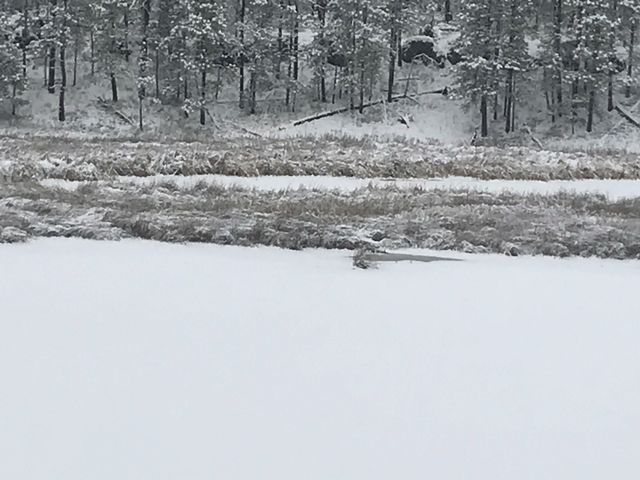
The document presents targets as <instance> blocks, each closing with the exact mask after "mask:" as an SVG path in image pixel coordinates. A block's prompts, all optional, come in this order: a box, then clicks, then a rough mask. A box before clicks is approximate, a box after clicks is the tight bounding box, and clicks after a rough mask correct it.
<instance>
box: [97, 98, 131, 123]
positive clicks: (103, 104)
mask: <svg viewBox="0 0 640 480" xmlns="http://www.w3.org/2000/svg"><path fill="white" fill-rule="evenodd" d="M98 105H100V107H101V108H102V109H103V110H105V111H107V112H109V113H113V114H114V115H115V116H116V117H118V118H120V119H121V120H124V121H125V122H127V123H128V124H129V125H131V126H132V127H135V122H134V121H133V120H132V119H131V118H130V117H129V116H127V115H126V114H124V113H122V112H121V111H119V110H117V109H116V108H115V107H114V106H113V105H112V104H111V103H109V102H107V101H106V100H105V99H104V98H102V97H98Z"/></svg>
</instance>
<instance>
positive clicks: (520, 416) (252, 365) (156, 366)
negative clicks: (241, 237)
mask: <svg viewBox="0 0 640 480" xmlns="http://www.w3.org/2000/svg"><path fill="white" fill-rule="evenodd" d="M457 256H460V257H461V258H465V260H466V261H464V262H461V263H454V264H452V263H446V264H444V263H443V264H398V265H395V264H384V265H382V266H381V267H380V269H378V270H369V271H360V270H354V269H353V268H352V267H351V262H350V261H349V259H348V253H347V252H325V251H307V252H290V251H283V250H277V249H268V248H256V249H243V248H238V247H215V246H205V245H199V246H193V245H189V246H176V245H167V244H157V243H148V242H140V241H123V242H120V243H108V242H88V241H79V240H46V241H44V240H42V241H36V242H33V243H28V244H20V245H10V246H2V247H0V265H2V269H1V270H0V305H1V308H2V321H0V378H2V379H3V380H2V395H0V411H2V412H3V413H2V415H0V451H1V452H2V461H1V462H0V478H7V479H20V480H32V479H34V480H35V479H38V480H39V479H45V478H46V479H52V478H60V479H65V480H76V479H77V480H84V479H87V478H91V479H94V480H113V479H119V480H125V479H136V480H146V479H149V480H151V479H153V480H161V479H167V480H169V479H170V480H174V479H177V478H184V479H189V480H197V479H211V478H221V479H251V480H254V479H258V478H262V479H279V480H288V479H300V478H304V479H310V480H313V479H322V480H325V479H329V478H332V479H345V480H356V479H363V480H364V479H366V480H371V479H385V480H386V479H390V478H398V479H406V480H411V479H424V478H438V479H442V480H449V479H461V480H462V479H465V480H466V479H470V478H473V479H478V480H484V479H487V480H501V479H505V480H506V479H509V480H512V479H532V480H533V479H536V480H537V479H541V478H544V479H549V480H556V479H557V480H578V479H579V480H590V479H594V480H596V479H597V480H601V479H603V478H615V479H618V480H627V479H628V480H631V479H633V480H635V479H636V478H638V472H640V457H639V456H638V451H640V435H638V432H640V350H639V349H638V343H639V342H640V323H638V321H637V320H638V312H639V311H640V300H638V296H637V279H638V276H639V275H640V263H638V262H617V261H609V260H583V259H581V260H577V259H574V260H553V259H548V258H519V259H507V258H504V257H498V256H465V255H457Z"/></svg>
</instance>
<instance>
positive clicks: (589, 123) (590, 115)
mask: <svg viewBox="0 0 640 480" xmlns="http://www.w3.org/2000/svg"><path fill="white" fill-rule="evenodd" d="M595 98H596V92H595V90H594V89H593V87H591V89H590V91H589V112H588V115H587V132H589V133H591V132H592V131H593V110H594V106H595Z"/></svg>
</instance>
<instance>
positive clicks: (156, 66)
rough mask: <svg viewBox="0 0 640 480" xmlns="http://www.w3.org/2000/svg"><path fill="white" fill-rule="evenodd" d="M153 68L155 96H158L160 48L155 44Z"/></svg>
mask: <svg viewBox="0 0 640 480" xmlns="http://www.w3.org/2000/svg"><path fill="white" fill-rule="evenodd" d="M154 69H155V71H154V78H155V84H156V98H160V48H159V47H158V46H156V52H155V61H154Z"/></svg>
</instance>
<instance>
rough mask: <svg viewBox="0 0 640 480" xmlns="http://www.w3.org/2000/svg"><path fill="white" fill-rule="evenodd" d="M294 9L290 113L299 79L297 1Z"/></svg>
mask: <svg viewBox="0 0 640 480" xmlns="http://www.w3.org/2000/svg"><path fill="white" fill-rule="evenodd" d="M293 5H294V8H295V18H294V21H293V82H294V83H293V100H292V102H291V111H292V112H295V110H296V97H297V93H298V80H299V77H300V4H299V2H298V0H293Z"/></svg>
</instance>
